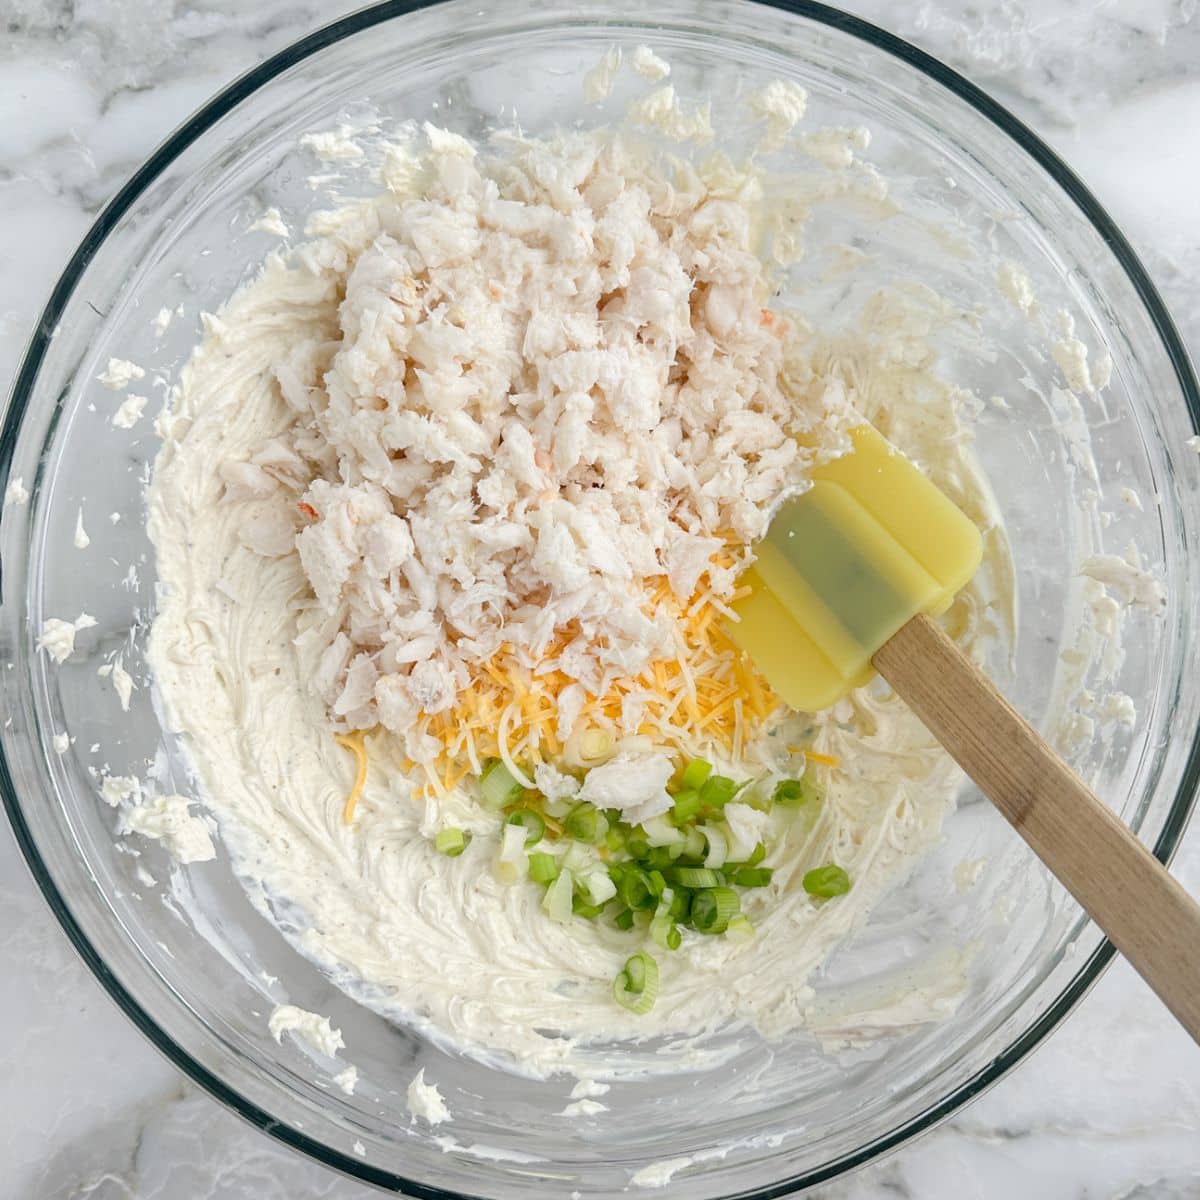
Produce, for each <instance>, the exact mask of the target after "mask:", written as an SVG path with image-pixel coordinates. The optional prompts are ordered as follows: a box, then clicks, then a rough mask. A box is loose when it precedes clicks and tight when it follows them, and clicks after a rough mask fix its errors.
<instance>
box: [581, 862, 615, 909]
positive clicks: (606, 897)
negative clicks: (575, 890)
mask: <svg viewBox="0 0 1200 1200" xmlns="http://www.w3.org/2000/svg"><path fill="white" fill-rule="evenodd" d="M580 890H581V891H582V892H586V893H587V898H588V899H589V900H590V901H591V902H592V903H593V904H607V903H608V902H609V901H610V900H611V899H612V898H613V897H614V896H615V895H616V894H617V885H616V884H615V883H613V881H612V880H611V879H610V878H609V875H608V871H607V870H605V868H604V867H603V866H601V865H600V864H597V865H596V866H594V867H593V868H592V869H591V870H590V871H588V873H587V874H586V875H584V877H583V880H582V884H581V887H580Z"/></svg>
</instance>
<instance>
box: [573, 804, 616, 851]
mask: <svg viewBox="0 0 1200 1200" xmlns="http://www.w3.org/2000/svg"><path fill="white" fill-rule="evenodd" d="M565 827H566V830H567V833H569V834H570V835H571V837H573V838H575V840H576V841H580V842H586V843H587V844H588V845H589V846H594V845H596V844H597V843H598V842H602V841H604V839H605V837H607V835H608V818H607V817H606V816H605V815H604V814H603V813H602V812H601V811H600V810H599V809H598V808H597V807H596V806H595V805H594V804H589V803H588V802H587V801H586V800H585V801H584V802H583V803H582V804H577V805H575V807H574V808H573V809H571V811H570V812H569V813H567V820H566V823H565Z"/></svg>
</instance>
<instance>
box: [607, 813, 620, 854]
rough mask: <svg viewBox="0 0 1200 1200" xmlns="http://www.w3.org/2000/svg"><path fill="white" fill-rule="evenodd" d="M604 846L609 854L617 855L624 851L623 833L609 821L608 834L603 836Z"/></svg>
mask: <svg viewBox="0 0 1200 1200" xmlns="http://www.w3.org/2000/svg"><path fill="white" fill-rule="evenodd" d="M604 846H605V849H606V850H608V851H609V853H611V854H618V853H619V852H620V851H622V850H624V849H625V833H624V831H623V830H622V829H621V828H620V827H619V826H617V825H616V824H614V823H612V822H611V821H610V822H609V826H608V832H607V833H606V834H605V835H604Z"/></svg>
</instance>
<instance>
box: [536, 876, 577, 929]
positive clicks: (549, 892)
mask: <svg viewBox="0 0 1200 1200" xmlns="http://www.w3.org/2000/svg"><path fill="white" fill-rule="evenodd" d="M574 898H575V880H574V878H573V877H572V875H571V872H570V871H566V870H563V871H559V873H558V878H557V879H556V880H555V881H554V882H553V883H552V884H551V885H550V886H549V887H548V888H547V889H546V894H545V895H544V896H543V897H542V907H543V908H544V909H545V910H546V912H547V914H548V915H549V917H550V920H552V921H557V922H558V923H559V924H560V925H565V924H566V923H567V922H568V921H569V920H570V919H571V902H572V900H573V899H574Z"/></svg>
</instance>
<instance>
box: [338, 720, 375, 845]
mask: <svg viewBox="0 0 1200 1200" xmlns="http://www.w3.org/2000/svg"><path fill="white" fill-rule="evenodd" d="M366 737H367V735H366V733H365V732H364V731H363V730H361V729H359V730H355V732H354V733H339V734H335V735H334V741H335V742H337V744H338V745H339V746H341V747H342V749H344V750H349V751H350V752H351V754H353V755H354V757H355V759H356V760H357V769H356V771H355V773H354V784H353V786H352V787H351V788H350V792H349V794H348V795H347V796H346V802H345V804H343V805H342V821H343V822H344V823H345V824H347V825H349V824H350V822H351V821H353V820H354V809H355V807H356V806H357V805H358V798H359V796H361V795H362V790H363V785H364V784H365V783H366V782H367V745H366Z"/></svg>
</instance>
